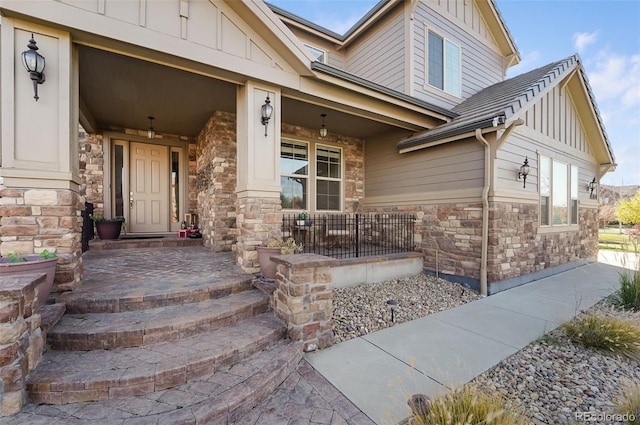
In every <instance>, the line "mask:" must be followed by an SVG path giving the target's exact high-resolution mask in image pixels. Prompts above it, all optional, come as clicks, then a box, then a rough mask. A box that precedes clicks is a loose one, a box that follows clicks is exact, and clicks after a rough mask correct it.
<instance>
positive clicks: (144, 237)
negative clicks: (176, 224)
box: [120, 235, 164, 239]
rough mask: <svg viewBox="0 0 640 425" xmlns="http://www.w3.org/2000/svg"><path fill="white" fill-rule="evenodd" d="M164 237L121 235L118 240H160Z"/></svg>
mask: <svg viewBox="0 0 640 425" xmlns="http://www.w3.org/2000/svg"><path fill="white" fill-rule="evenodd" d="M162 238H164V236H156V235H123V236H120V239H162Z"/></svg>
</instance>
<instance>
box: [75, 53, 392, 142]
mask: <svg viewBox="0 0 640 425" xmlns="http://www.w3.org/2000/svg"><path fill="white" fill-rule="evenodd" d="M78 49H79V64H80V65H79V66H80V99H81V104H82V106H81V109H82V112H83V114H85V116H87V118H88V119H89V120H90V121H91V122H92V124H93V125H94V126H95V127H97V128H96V129H100V130H121V129H138V130H143V131H144V130H146V129H147V128H148V127H149V120H148V119H147V117H148V116H153V117H155V120H154V122H153V126H154V129H155V130H156V132H159V133H167V134H175V135H181V136H197V135H198V133H199V132H200V130H201V129H202V128H203V127H204V125H205V123H206V122H207V120H208V119H209V118H210V117H211V115H212V114H213V112H214V111H225V112H231V113H235V112H236V84H234V83H230V82H226V81H223V80H220V79H216V78H211V77H209V76H204V75H201V74H196V73H192V72H189V71H184V70H181V69H177V68H171V67H168V66H164V65H159V64H156V63H153V62H149V61H144V60H141V59H136V58H132V57H129V56H124V55H120V54H116V53H111V52H108V51H104V50H100V49H96V48H92V47H88V46H84V45H79V46H78ZM238 80H239V81H241V77H239V78H238ZM323 113H325V114H327V117H326V120H325V123H326V126H327V129H328V130H329V132H330V133H333V134H340V135H344V136H349V137H357V138H364V139H366V138H368V137H371V136H373V135H377V134H383V133H386V132H389V131H392V130H394V129H396V130H397V128H395V127H394V126H391V125H389V124H385V123H382V122H379V121H376V120H375V119H371V118H368V117H366V115H367V111H360V113H358V111H351V110H348V111H347V110H346V109H345V108H342V107H341V106H340V105H337V104H335V102H329V101H326V100H324V99H319V98H313V99H310V100H308V101H307V100H304V99H294V98H291V97H288V96H287V94H286V93H285V94H283V97H282V121H283V122H285V123H288V124H292V125H296V126H300V127H305V128H310V129H318V130H319V129H320V125H321V124H322V117H321V116H320V114H323Z"/></svg>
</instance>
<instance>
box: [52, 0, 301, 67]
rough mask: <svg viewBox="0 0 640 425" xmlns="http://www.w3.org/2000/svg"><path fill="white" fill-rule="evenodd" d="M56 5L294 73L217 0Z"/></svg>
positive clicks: (76, 0) (70, 0) (72, 0)
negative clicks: (80, 10) (84, 11)
mask: <svg viewBox="0 0 640 425" xmlns="http://www.w3.org/2000/svg"><path fill="white" fill-rule="evenodd" d="M58 1H59V2H60V3H61V4H66V5H69V6H71V7H76V8H79V9H83V10H86V11H88V12H92V13H95V14H98V15H101V16H104V17H105V18H108V19H110V20H116V21H121V22H124V23H128V24H131V25H134V26H137V27H144V28H147V29H149V30H152V31H155V32H157V33H160V34H165V35H168V36H171V37H174V38H178V39H183V40H187V41H190V42H191V43H193V44H194V45H198V46H204V47H207V48H210V49H212V50H218V51H221V52H224V53H227V54H229V55H233V56H237V57H240V58H243V59H247V60H249V61H251V62H255V63H259V64H261V65H266V66H268V67H271V68H277V69H280V70H283V71H285V72H288V73H294V72H295V71H294V70H293V69H292V68H291V66H290V65H289V64H288V63H287V62H286V61H285V60H284V59H283V58H282V57H280V55H278V54H277V53H276V51H275V50H273V49H272V48H271V46H270V45H269V44H268V43H267V42H265V41H264V40H263V39H262V37H261V36H260V35H259V34H258V33H257V32H256V31H255V30H254V29H253V28H251V27H250V25H248V24H247V23H246V22H244V20H243V19H242V17H240V16H238V14H236V13H235V12H234V11H233V10H231V9H230V8H229V7H228V6H227V5H226V4H225V3H224V2H222V1H220V0H211V1H192V2H185V1H180V0H164V1H147V0H129V1H122V0H101V1H86V0H58ZM214 65H215V64H214Z"/></svg>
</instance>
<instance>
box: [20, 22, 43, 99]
mask: <svg viewBox="0 0 640 425" xmlns="http://www.w3.org/2000/svg"><path fill="white" fill-rule="evenodd" d="M27 47H28V48H29V50H25V51H24V52H22V64H23V65H24V67H25V69H26V70H27V72H28V73H29V74H30V75H31V81H33V92H34V94H35V96H33V98H34V99H35V100H36V102H37V101H38V99H39V97H38V84H42V83H44V80H45V77H44V72H43V71H44V56H42V55H41V54H40V53H38V46H37V45H36V40H34V38H33V34H31V40H29V44H28V45H27Z"/></svg>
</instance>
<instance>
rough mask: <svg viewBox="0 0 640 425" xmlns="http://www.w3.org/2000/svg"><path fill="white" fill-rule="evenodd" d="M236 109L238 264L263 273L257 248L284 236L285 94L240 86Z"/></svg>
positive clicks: (254, 86) (251, 84) (253, 85)
mask: <svg viewBox="0 0 640 425" xmlns="http://www.w3.org/2000/svg"><path fill="white" fill-rule="evenodd" d="M267 97H268V98H269V100H270V102H271V103H270V104H271V106H272V107H273V114H272V116H271V119H270V120H269V123H268V124H267V126H266V128H265V126H264V125H263V124H262V121H261V108H262V105H263V104H264V103H265V101H266V99H267ZM237 108H238V110H237V126H238V128H237V134H238V136H237V137H238V164H237V173H238V177H237V179H238V180H237V189H236V191H237V200H236V225H237V226H238V231H239V235H238V242H237V245H236V249H237V261H238V264H239V265H240V266H241V267H242V268H243V269H244V270H246V271H248V272H251V273H254V272H257V271H258V270H259V265H258V255H257V251H256V249H255V247H256V246H257V245H262V244H265V243H266V242H267V241H268V240H269V239H271V238H278V239H279V238H280V237H281V235H282V231H281V230H282V212H281V211H282V206H281V201H280V117H281V102H280V90H279V89H278V88H274V87H267V86H262V85H259V84H257V83H253V82H248V83H247V84H246V85H245V86H243V87H239V88H238V94H237ZM265 132H266V135H265Z"/></svg>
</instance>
